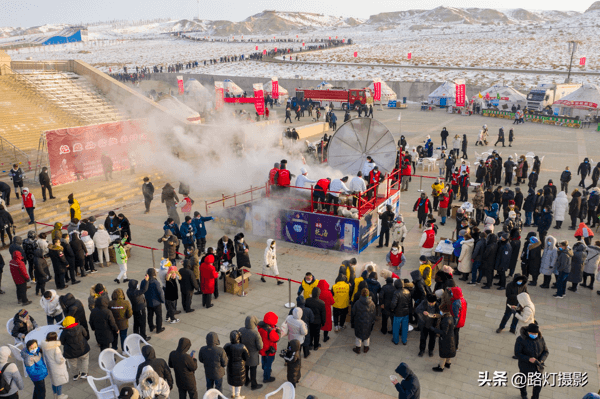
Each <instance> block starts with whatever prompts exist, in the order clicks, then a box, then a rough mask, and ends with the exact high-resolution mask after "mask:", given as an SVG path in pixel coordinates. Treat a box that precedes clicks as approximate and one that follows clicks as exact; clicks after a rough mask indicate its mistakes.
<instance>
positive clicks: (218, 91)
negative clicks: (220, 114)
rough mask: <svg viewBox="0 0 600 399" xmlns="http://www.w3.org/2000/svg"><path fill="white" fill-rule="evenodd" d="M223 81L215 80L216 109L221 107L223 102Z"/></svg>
mask: <svg viewBox="0 0 600 399" xmlns="http://www.w3.org/2000/svg"><path fill="white" fill-rule="evenodd" d="M223 97H224V86H223V82H215V109H216V110H217V111H218V110H220V109H223V104H224V103H225V100H224V99H223Z"/></svg>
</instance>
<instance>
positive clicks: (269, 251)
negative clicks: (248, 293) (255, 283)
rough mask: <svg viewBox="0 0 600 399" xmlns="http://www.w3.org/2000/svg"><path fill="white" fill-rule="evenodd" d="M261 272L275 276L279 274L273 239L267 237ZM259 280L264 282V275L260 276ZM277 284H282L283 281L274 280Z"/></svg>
mask: <svg viewBox="0 0 600 399" xmlns="http://www.w3.org/2000/svg"><path fill="white" fill-rule="evenodd" d="M262 274H271V275H273V276H275V277H278V276H279V270H278V269H277V251H276V249H275V240H273V239H272V238H269V239H268V240H267V247H266V248H265V256H264V262H263V268H262ZM260 281H262V282H263V283H266V282H267V281H266V280H265V278H264V276H261V278H260ZM276 281H277V285H281V284H283V281H281V280H276Z"/></svg>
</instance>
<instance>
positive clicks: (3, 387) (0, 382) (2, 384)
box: [0, 363, 12, 395]
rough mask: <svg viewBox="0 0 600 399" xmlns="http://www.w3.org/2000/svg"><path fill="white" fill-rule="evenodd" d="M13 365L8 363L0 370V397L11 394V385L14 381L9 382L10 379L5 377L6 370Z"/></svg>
mask: <svg viewBox="0 0 600 399" xmlns="http://www.w3.org/2000/svg"><path fill="white" fill-rule="evenodd" d="M11 364H12V363H6V364H5V365H4V367H2V370H0V395H6V394H7V393H8V392H10V384H11V382H12V379H11V381H8V379H7V378H6V377H4V370H6V368H7V367H8V366H9V365H11Z"/></svg>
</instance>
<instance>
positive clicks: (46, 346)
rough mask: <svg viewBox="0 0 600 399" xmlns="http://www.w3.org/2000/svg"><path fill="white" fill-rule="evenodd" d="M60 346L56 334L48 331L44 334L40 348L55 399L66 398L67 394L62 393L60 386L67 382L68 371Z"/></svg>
mask: <svg viewBox="0 0 600 399" xmlns="http://www.w3.org/2000/svg"><path fill="white" fill-rule="evenodd" d="M60 346H61V343H60V341H59V340H58V334H57V333H56V332H50V333H48V335H46V341H44V342H42V344H41V348H40V349H41V352H42V353H43V354H44V361H45V362H46V366H47V367H48V374H49V375H50V381H51V383H52V392H53V393H54V397H55V398H56V399H67V398H68V396H67V395H63V393H62V386H63V385H65V384H67V383H68V382H69V371H68V370H67V361H66V360H65V358H64V357H63V353H62V351H61V350H60Z"/></svg>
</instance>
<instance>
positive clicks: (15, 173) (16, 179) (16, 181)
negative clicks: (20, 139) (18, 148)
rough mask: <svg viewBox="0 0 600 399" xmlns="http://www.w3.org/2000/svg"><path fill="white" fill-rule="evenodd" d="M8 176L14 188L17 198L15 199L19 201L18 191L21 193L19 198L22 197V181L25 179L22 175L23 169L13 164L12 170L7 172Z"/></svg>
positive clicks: (23, 174)
mask: <svg viewBox="0 0 600 399" xmlns="http://www.w3.org/2000/svg"><path fill="white" fill-rule="evenodd" d="M8 176H10V179H11V180H12V182H13V185H14V186H15V195H16V196H17V199H19V191H21V196H22V195H23V180H24V179H25V173H23V169H21V168H20V167H19V165H17V164H16V163H15V164H13V167H12V169H11V170H9V171H8ZM7 205H8V202H7Z"/></svg>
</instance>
